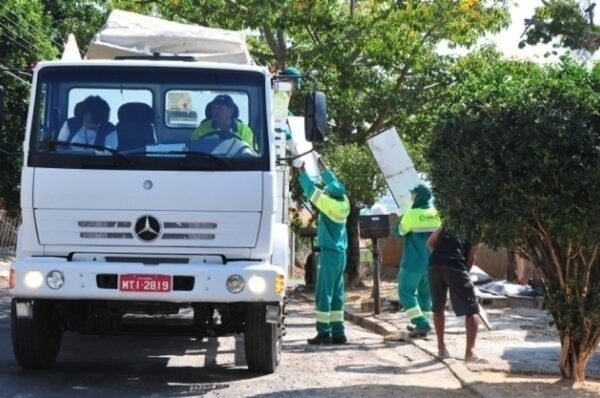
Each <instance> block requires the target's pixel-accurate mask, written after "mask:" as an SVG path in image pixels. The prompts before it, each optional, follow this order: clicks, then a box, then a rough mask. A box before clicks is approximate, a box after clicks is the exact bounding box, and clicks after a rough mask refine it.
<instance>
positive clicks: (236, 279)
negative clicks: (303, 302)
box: [226, 275, 245, 293]
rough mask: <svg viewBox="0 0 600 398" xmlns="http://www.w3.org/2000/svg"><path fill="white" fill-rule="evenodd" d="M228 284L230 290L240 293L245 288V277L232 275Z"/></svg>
mask: <svg viewBox="0 0 600 398" xmlns="http://www.w3.org/2000/svg"><path fill="white" fill-rule="evenodd" d="M226 285H227V290H229V292H231V293H239V292H241V291H242V290H244V285H245V282H244V278H242V277H241V276H240V275H231V276H230V277H229V278H227V283H226Z"/></svg>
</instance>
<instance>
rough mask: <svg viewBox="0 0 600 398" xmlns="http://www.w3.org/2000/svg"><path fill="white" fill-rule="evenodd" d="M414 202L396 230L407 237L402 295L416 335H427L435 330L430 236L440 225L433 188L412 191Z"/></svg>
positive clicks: (400, 283)
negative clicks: (430, 282) (432, 195)
mask: <svg viewBox="0 0 600 398" xmlns="http://www.w3.org/2000/svg"><path fill="white" fill-rule="evenodd" d="M410 192H411V194H412V199H413V204H412V206H411V208H410V209H409V210H407V211H406V213H405V214H404V215H403V216H402V218H401V219H400V222H399V223H398V227H397V228H396V229H395V230H394V235H395V237H396V238H401V237H404V248H403V250H402V258H401V259H400V270H399V272H398V297H399V299H400V303H402V305H403V306H404V309H405V310H406V315H407V316H408V318H409V319H410V323H411V325H409V326H408V329H409V331H410V335H411V336H412V337H418V336H421V337H424V336H426V335H427V333H428V332H429V331H430V330H431V325H430V322H429V320H430V318H431V315H432V313H431V292H430V290H429V278H428V275H427V270H428V268H427V267H428V264H429V256H430V255H431V252H430V251H429V248H428V247H427V238H429V235H431V233H432V232H433V231H435V230H436V229H437V228H438V227H439V226H440V225H441V220H440V216H439V215H438V212H437V210H435V208H434V207H433V206H432V205H431V204H430V199H431V191H430V190H429V188H427V187H426V186H425V185H417V186H416V187H415V188H414V189H412V190H411V191H410Z"/></svg>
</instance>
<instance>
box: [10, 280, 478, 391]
mask: <svg viewBox="0 0 600 398" xmlns="http://www.w3.org/2000/svg"><path fill="white" fill-rule="evenodd" d="M289 307H290V309H289V315H290V316H289V318H288V319H289V321H288V334H287V335H286V337H285V339H284V354H283V361H282V363H281V364H280V366H279V368H278V369H277V372H276V373H274V374H272V375H260V374H254V373H250V372H249V371H248V370H247V369H246V367H245V359H244V354H243V353H244V349H243V338H242V337H241V336H237V337H233V336H232V337H224V338H220V339H215V338H211V339H205V340H204V341H203V342H198V341H195V340H193V339H190V338H187V337H106V338H99V337H96V336H83V335H79V334H72V333H67V334H65V337H64V339H63V345H62V348H61V352H60V355H59V357H58V360H57V363H56V365H55V366H54V367H53V368H52V369H50V370H45V371H36V372H32V371H23V370H21V369H20V368H19V367H18V366H17V364H16V362H15V360H14V356H13V352H12V346H11V337H10V298H9V297H8V295H7V293H6V291H5V290H1V289H0V397H19V398H33V397H82V396H85V397H99V398H100V397H101V398H112V397H196V396H202V397H249V396H253V397H292V396H293V397H317V396H318V397H376V396H385V397H413V396H419V397H429V396H431V397H444V396H448V397H454V396H456V397H459V396H461V397H463V396H467V397H469V396H472V395H471V392H470V391H469V390H465V389H462V388H461V387H460V384H459V383H458V382H457V381H456V379H454V377H452V375H451V374H450V372H449V371H448V369H447V368H446V367H445V366H444V365H443V364H441V363H439V362H438V361H436V360H435V359H433V358H431V357H429V356H427V355H426V354H425V353H423V352H422V351H420V350H418V349H417V348H416V347H414V346H412V345H404V344H400V345H399V344H395V345H389V344H387V343H383V341H382V338H381V336H378V335H375V334H372V333H370V332H368V331H365V330H364V329H361V328H359V327H356V326H354V325H347V334H348V337H349V339H350V340H351V344H348V345H345V346H326V347H325V346H318V347H314V346H309V345H307V344H306V338H308V337H312V335H313V334H314V333H315V332H314V323H313V322H314V315H313V310H312V305H311V304H310V303H307V302H305V301H303V300H301V299H299V298H297V299H292V300H291V303H290V306H289Z"/></svg>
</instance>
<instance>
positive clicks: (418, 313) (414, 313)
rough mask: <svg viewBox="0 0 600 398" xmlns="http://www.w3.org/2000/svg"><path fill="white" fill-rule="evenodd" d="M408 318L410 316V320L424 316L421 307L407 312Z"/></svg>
mask: <svg viewBox="0 0 600 398" xmlns="http://www.w3.org/2000/svg"><path fill="white" fill-rule="evenodd" d="M406 316H408V319H415V318H418V317H420V316H423V313H422V312H421V309H420V308H419V307H412V308H409V309H407V310H406Z"/></svg>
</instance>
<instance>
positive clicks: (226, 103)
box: [190, 94, 256, 149]
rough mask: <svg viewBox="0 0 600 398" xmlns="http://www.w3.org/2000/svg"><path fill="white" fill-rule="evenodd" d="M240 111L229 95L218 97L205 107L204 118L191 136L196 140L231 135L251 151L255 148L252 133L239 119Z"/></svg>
mask: <svg viewBox="0 0 600 398" xmlns="http://www.w3.org/2000/svg"><path fill="white" fill-rule="evenodd" d="M239 115H240V111H239V109H238V107H237V105H236V104H235V102H233V99H232V98H231V97H230V96H229V95H225V94H222V95H218V96H216V97H215V99H213V100H212V101H211V102H209V104H208V105H207V107H206V118H207V119H205V120H204V121H202V123H200V125H199V126H198V128H197V129H196V130H195V131H194V133H193V134H192V136H191V138H190V139H191V140H192V141H194V140H198V139H200V138H202V137H204V136H206V137H208V136H209V135H219V136H223V135H226V134H227V133H229V134H233V135H235V136H237V137H238V138H240V139H242V140H244V141H245V142H246V143H247V144H248V146H249V147H250V148H252V149H255V148H256V145H255V143H254V133H253V132H252V129H250V127H249V126H248V125H247V124H245V123H243V122H242V121H241V120H240V119H238V118H239Z"/></svg>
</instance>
